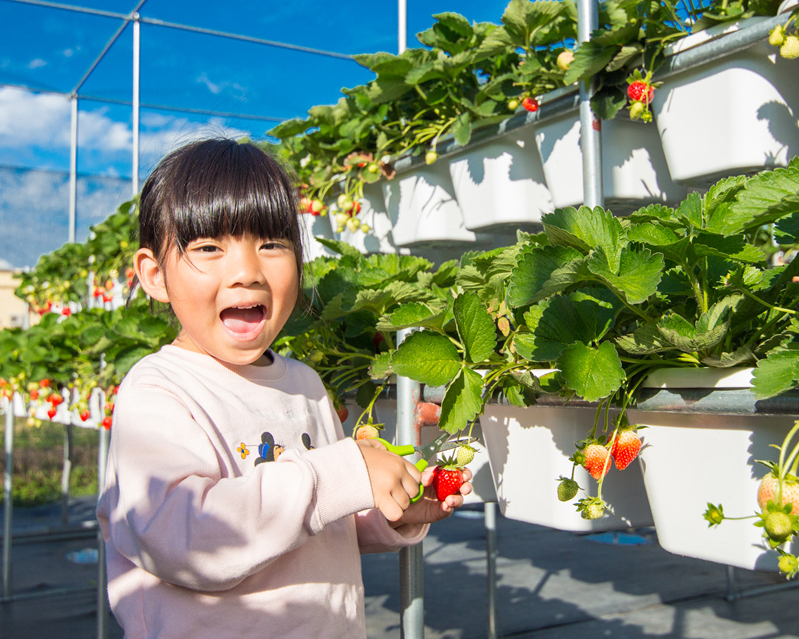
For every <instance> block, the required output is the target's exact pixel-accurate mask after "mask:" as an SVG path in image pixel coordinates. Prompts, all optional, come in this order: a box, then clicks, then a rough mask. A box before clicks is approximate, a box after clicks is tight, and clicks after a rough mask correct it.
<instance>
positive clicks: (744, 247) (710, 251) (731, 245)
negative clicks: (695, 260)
mask: <svg viewBox="0 0 799 639" xmlns="http://www.w3.org/2000/svg"><path fill="white" fill-rule="evenodd" d="M694 252H695V253H696V255H697V256H698V257H701V256H705V255H716V256H718V257H722V258H725V259H730V258H731V259H734V260H737V261H738V262H751V263H757V262H763V261H764V260H765V259H766V256H765V254H764V253H763V251H762V250H760V249H759V248H758V247H756V246H752V245H751V244H749V243H747V242H746V238H745V237H744V236H743V235H728V236H726V237H725V236H722V235H713V234H711V233H700V235H699V237H698V238H696V240H695V242H694Z"/></svg>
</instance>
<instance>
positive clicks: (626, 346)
mask: <svg viewBox="0 0 799 639" xmlns="http://www.w3.org/2000/svg"><path fill="white" fill-rule="evenodd" d="M615 342H616V346H618V347H619V348H621V349H622V350H624V351H627V352H628V353H631V354H632V355H650V354H652V353H661V352H663V351H670V350H672V349H673V348H674V347H673V346H672V345H671V344H670V343H669V342H668V341H667V340H666V339H665V338H664V337H663V336H662V335H661V334H660V331H659V330H658V329H657V326H654V325H653V324H644V325H643V326H639V327H638V328H637V329H635V331H634V332H632V333H630V334H629V335H622V336H621V337H619V338H617V339H616V340H615Z"/></svg>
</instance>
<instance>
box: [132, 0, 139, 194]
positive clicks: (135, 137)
mask: <svg viewBox="0 0 799 639" xmlns="http://www.w3.org/2000/svg"><path fill="white" fill-rule="evenodd" d="M140 56H141V22H139V14H138V13H134V14H133V169H132V171H131V184H132V187H133V195H134V197H135V196H136V195H138V194H139V61H140Z"/></svg>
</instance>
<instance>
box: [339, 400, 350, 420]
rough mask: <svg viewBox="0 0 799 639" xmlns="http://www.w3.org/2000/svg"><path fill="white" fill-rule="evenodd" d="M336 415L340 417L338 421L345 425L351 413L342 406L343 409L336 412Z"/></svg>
mask: <svg viewBox="0 0 799 639" xmlns="http://www.w3.org/2000/svg"><path fill="white" fill-rule="evenodd" d="M336 414H337V415H338V420H339V421H340V422H341V423H342V424H343V423H344V422H346V421H347V417H349V415H350V411H349V410H348V409H347V407H346V406H344V405H343V404H342V405H341V407H340V408H338V409H337V410H336Z"/></svg>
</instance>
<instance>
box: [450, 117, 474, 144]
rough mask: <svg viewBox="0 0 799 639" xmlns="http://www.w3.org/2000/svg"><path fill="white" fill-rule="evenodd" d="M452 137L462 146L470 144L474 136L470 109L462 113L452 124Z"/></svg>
mask: <svg viewBox="0 0 799 639" xmlns="http://www.w3.org/2000/svg"><path fill="white" fill-rule="evenodd" d="M452 137H453V138H455V142H456V143H457V144H459V145H460V146H466V145H467V144H469V140H471V138H472V119H471V117H470V116H469V112H468V111H464V112H463V113H461V114H460V115H459V116H458V118H457V119H456V120H455V122H454V124H453V125H452Z"/></svg>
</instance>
